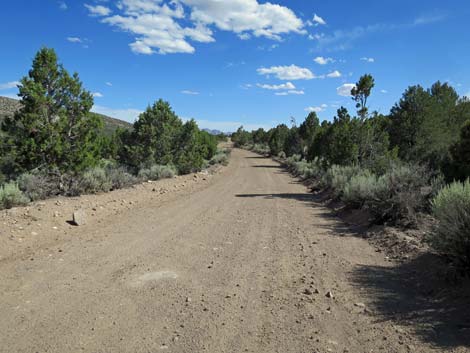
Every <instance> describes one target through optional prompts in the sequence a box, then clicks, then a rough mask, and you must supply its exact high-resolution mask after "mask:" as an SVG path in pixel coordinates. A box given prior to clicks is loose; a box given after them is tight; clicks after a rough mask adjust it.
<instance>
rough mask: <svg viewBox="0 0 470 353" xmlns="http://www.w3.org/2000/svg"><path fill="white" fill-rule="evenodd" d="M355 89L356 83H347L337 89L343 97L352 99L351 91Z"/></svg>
mask: <svg viewBox="0 0 470 353" xmlns="http://www.w3.org/2000/svg"><path fill="white" fill-rule="evenodd" d="M354 87H356V85H355V84H354V83H345V84H344V85H341V86H339V87H338V88H337V89H336V93H338V95H339V96H342V97H351V91H352V89H353V88H354Z"/></svg>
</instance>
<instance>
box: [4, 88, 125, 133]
mask: <svg viewBox="0 0 470 353" xmlns="http://www.w3.org/2000/svg"><path fill="white" fill-rule="evenodd" d="M20 108H21V102H20V101H19V100H16V99H11V98H7V97H1V96H0V122H1V121H2V120H3V119H4V118H5V117H9V116H13V114H15V112H16V111H17V110H19V109H20ZM92 114H95V115H98V116H100V117H102V118H103V121H104V133H105V134H106V135H111V134H112V133H113V132H114V131H116V129H118V128H123V129H132V124H130V123H128V122H127V121H123V120H119V119H115V118H111V117H109V116H106V115H103V114H98V113H92Z"/></svg>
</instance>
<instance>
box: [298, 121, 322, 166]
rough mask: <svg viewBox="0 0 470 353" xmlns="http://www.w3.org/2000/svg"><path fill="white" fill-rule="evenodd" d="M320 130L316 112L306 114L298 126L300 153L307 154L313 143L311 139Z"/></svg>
mask: <svg viewBox="0 0 470 353" xmlns="http://www.w3.org/2000/svg"><path fill="white" fill-rule="evenodd" d="M319 130H320V120H319V119H318V116H317V113H315V112H311V113H309V114H308V116H307V118H305V121H304V122H303V123H302V124H300V126H299V136H300V139H301V142H300V144H301V150H302V155H303V156H304V157H305V156H306V155H308V148H309V147H311V146H312V145H313V141H314V139H315V137H316V135H317V134H318V132H319Z"/></svg>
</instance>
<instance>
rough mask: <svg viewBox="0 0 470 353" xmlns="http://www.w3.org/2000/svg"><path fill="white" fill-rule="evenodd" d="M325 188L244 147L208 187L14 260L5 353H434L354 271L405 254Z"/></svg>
mask: <svg viewBox="0 0 470 353" xmlns="http://www.w3.org/2000/svg"><path fill="white" fill-rule="evenodd" d="M312 197H313V196H312V195H311V194H309V193H307V190H306V188H305V186H303V185H302V184H300V183H298V182H297V181H296V180H295V179H294V178H292V177H291V176H289V175H288V174H287V173H286V172H285V171H283V169H282V168H280V167H279V165H278V164H277V163H275V162H273V161H271V160H269V159H266V158H261V157H259V156H257V155H255V154H253V153H250V152H247V151H242V150H234V151H233V153H232V157H231V162H230V165H229V166H228V167H227V168H225V170H224V171H223V172H222V173H221V174H220V175H217V176H216V177H214V178H213V179H211V181H210V182H208V183H207V184H206V185H205V186H204V187H203V188H200V189H198V190H195V191H193V192H189V193H181V194H179V195H178V196H177V197H175V198H173V199H172V200H170V201H168V202H166V203H164V204H161V203H158V202H156V201H155V202H151V201H149V202H148V203H147V204H146V205H144V206H145V207H143V206H142V205H140V207H136V208H130V209H128V210H126V212H123V213H122V214H120V215H119V216H116V217H113V218H109V219H108V220H107V221H106V222H102V223H101V224H98V225H97V224H92V225H89V224H87V225H85V226H83V227H80V228H79V232H84V233H89V234H93V236H92V237H82V236H78V235H77V236H75V237H72V238H70V239H69V240H68V241H67V242H66V243H63V244H62V246H61V248H60V253H58V252H56V251H55V250H56V249H55V248H54V246H51V247H50V248H49V250H50V251H43V252H38V253H36V254H34V261H30V259H28V258H24V257H23V258H21V257H20V258H16V259H9V260H8V261H3V262H0V276H1V281H0V315H1V318H2V319H1V320H0V352H5V353H15V352H24V353H35V352H38V353H43V352H49V353H51V352H57V353H64V352H89V353H101V352H102V353H105V352H109V353H118V352H129V353H140V352H142V353H144V352H145V353H155V352H161V351H166V352H179V353H183V352H188V353H194V352H216V353H222V352H227V353H228V352H230V353H232V352H258V353H260V352H270V353H272V352H279V353H281V352H282V353H287V352H296V353H300V352H361V353H362V352H372V351H374V352H428V351H430V350H431V346H429V345H428V344H427V343H425V342H421V341H420V340H419V339H418V338H417V337H416V336H415V335H413V333H412V332H411V331H409V329H408V328H407V327H399V326H397V324H396V323H394V322H391V321H387V320H382V319H380V317H379V314H378V313H377V312H376V311H375V310H374V308H373V306H372V301H373V299H372V295H371V293H370V291H368V290H367V289H366V288H361V286H360V285H358V284H357V283H356V282H355V281H354V279H353V276H352V273H353V272H354V271H355V270H356V269H357V268H358V267H364V266H382V267H387V266H392V265H391V264H390V263H389V262H387V261H386V260H385V258H384V255H383V254H379V253H377V252H376V251H375V250H374V248H373V247H372V246H370V245H369V244H368V243H367V242H366V241H365V240H363V239H360V238H359V237H355V236H353V234H351V233H350V232H349V231H348V229H347V228H346V227H345V226H344V225H343V224H342V223H341V221H339V220H337V219H335V218H334V217H331V215H330V211H329V210H328V209H326V208H323V207H321V206H320V205H318V204H315V203H314V202H313V199H312ZM33 250H34V249H33ZM33 253H34V251H33Z"/></svg>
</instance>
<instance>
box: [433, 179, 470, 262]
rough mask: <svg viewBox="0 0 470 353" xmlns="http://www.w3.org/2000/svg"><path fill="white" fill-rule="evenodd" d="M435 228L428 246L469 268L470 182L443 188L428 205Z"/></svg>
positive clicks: (457, 183) (456, 183)
mask: <svg viewBox="0 0 470 353" xmlns="http://www.w3.org/2000/svg"><path fill="white" fill-rule="evenodd" d="M432 213H433V215H434V217H436V219H437V220H438V225H437V227H436V229H435V230H434V232H433V233H432V234H431V235H430V236H429V243H430V245H431V247H432V248H434V249H435V250H437V251H438V252H439V253H441V254H444V255H448V256H450V257H452V258H453V259H454V260H455V261H456V263H457V264H458V265H460V266H464V267H466V268H467V269H469V268H470V180H468V179H467V181H465V182H464V183H460V182H455V183H452V184H450V185H448V186H446V187H444V188H443V189H442V190H441V191H440V192H439V193H438V195H437V196H436V197H435V198H434V200H433V201H432Z"/></svg>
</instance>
